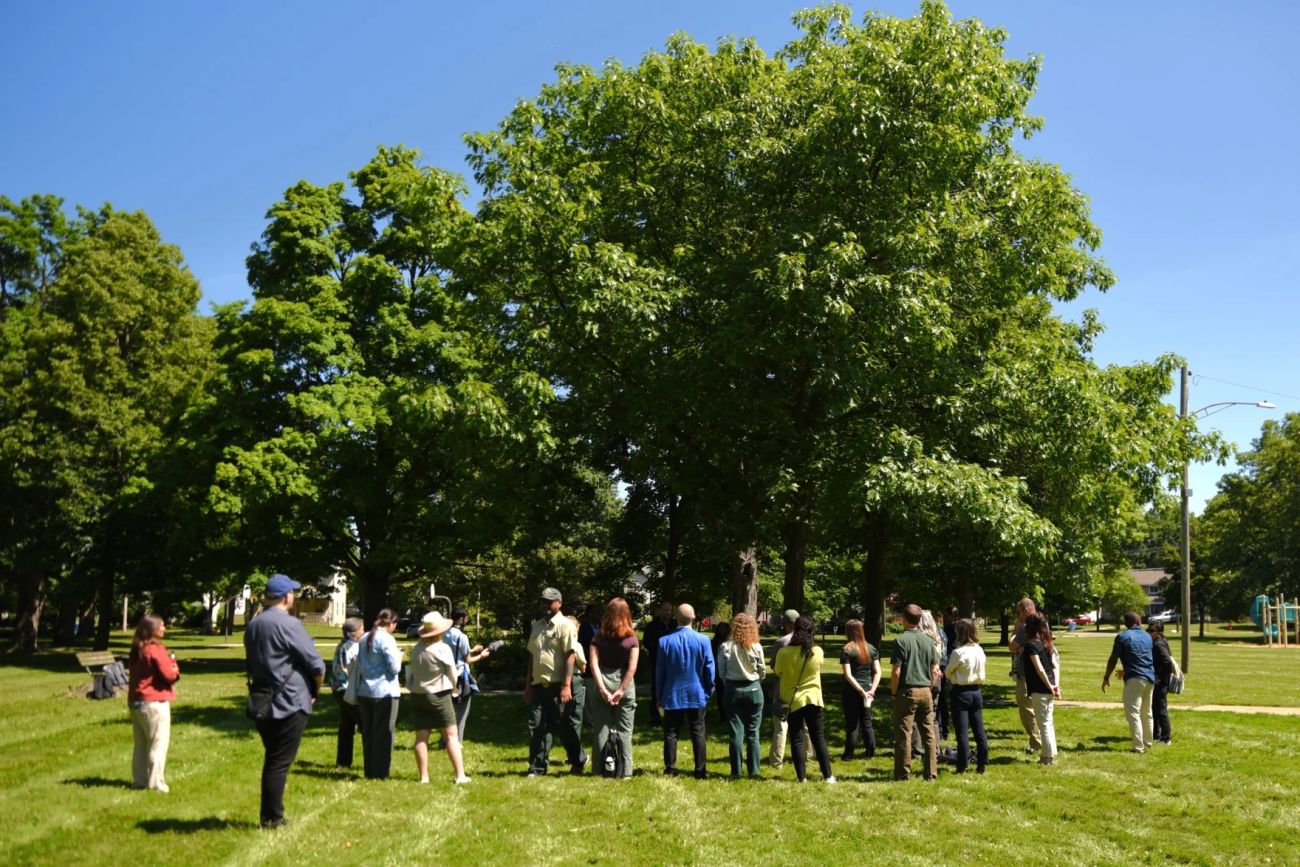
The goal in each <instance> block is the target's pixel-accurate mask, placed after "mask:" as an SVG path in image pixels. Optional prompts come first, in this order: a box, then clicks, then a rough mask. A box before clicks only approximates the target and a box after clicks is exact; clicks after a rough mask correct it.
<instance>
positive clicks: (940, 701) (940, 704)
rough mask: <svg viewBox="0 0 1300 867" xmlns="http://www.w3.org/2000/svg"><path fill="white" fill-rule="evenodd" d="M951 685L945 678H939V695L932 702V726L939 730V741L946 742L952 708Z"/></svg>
mask: <svg viewBox="0 0 1300 867" xmlns="http://www.w3.org/2000/svg"><path fill="white" fill-rule="evenodd" d="M951 696H952V684H951V683H949V682H948V678H947V677H946V676H943V677H940V678H939V694H938V695H936V696H935V700H934V724H935V726H936V727H937V728H938V729H939V740H941V741H946V740H948V723H949V719H948V716H949V713H948V712H949V710H951V707H952V698H951Z"/></svg>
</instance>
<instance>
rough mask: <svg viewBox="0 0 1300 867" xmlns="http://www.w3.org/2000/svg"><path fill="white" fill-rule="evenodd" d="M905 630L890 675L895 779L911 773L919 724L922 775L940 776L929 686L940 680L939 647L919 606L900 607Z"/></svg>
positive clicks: (932, 700)
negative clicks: (926, 630)
mask: <svg viewBox="0 0 1300 867" xmlns="http://www.w3.org/2000/svg"><path fill="white" fill-rule="evenodd" d="M903 621H904V622H905V623H906V624H907V631H906V632H904V633H903V634H902V635H900V636H898V639H897V640H896V641H895V642H894V655H893V656H892V657H891V658H890V662H892V663H893V670H892V672H891V674H890V678H889V686H890V689H892V690H893V693H894V706H893V713H894V779H895V780H906V779H908V778H909V777H911V776H912V726H913V725H914V724H915V725H918V726H920V727H921V746H922V749H923V750H924V751H925V778H926V779H927V780H933V779H934V778H935V777H937V776H938V775H939V745H938V743H937V741H936V738H935V731H934V697H933V693H932V692H931V686H932V684H934V683H937V682H938V680H939V647H938V645H936V644H935V643H934V640H933V639H931V638H930V636H928V635H926V634H925V633H924V632H922V631H921V608H920V606H918V605H909V606H907V607H906V608H904V609H903Z"/></svg>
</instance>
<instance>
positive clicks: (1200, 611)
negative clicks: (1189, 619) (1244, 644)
mask: <svg viewBox="0 0 1300 867" xmlns="http://www.w3.org/2000/svg"><path fill="white" fill-rule="evenodd" d="M1196 619H1197V621H1198V622H1199V623H1200V627H1199V628H1198V629H1197V632H1196V637H1197V638H1204V637H1205V606H1204V605H1198V606H1196ZM1283 628H1286V627H1285V626H1283Z"/></svg>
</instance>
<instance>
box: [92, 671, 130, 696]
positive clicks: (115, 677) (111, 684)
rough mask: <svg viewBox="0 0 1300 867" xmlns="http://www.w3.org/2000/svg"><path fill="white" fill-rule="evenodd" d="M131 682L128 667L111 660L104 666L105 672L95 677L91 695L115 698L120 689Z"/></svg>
mask: <svg viewBox="0 0 1300 867" xmlns="http://www.w3.org/2000/svg"><path fill="white" fill-rule="evenodd" d="M129 683H130V681H129V680H128V679H127V676H126V669H125V668H123V667H122V663H120V662H111V663H109V664H108V665H106V666H104V672H103V674H101V675H99V676H98V677H96V678H95V681H94V684H93V685H92V686H91V690H90V695H89V697H90V698H92V699H104V698H113V697H114V696H116V695H117V691H118V689H120V688H124V687H126V686H127V685H128V684H129Z"/></svg>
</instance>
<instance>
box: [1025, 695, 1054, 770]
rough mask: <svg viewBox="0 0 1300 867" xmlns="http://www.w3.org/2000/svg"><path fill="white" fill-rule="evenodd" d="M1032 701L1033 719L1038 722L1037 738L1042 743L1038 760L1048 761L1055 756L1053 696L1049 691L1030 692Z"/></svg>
mask: <svg viewBox="0 0 1300 867" xmlns="http://www.w3.org/2000/svg"><path fill="white" fill-rule="evenodd" d="M1030 698H1031V699H1032V700H1033V703H1034V720H1035V721H1036V722H1037V723H1038V740H1039V741H1041V742H1042V744H1043V753H1042V757H1041V758H1040V759H1039V760H1040V761H1044V762H1050V761H1052V760H1053V759H1055V758H1056V723H1055V721H1054V720H1053V719H1052V707H1053V701H1054V696H1053V695H1052V694H1051V693H1050V692H1035V693H1031V694H1030Z"/></svg>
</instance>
